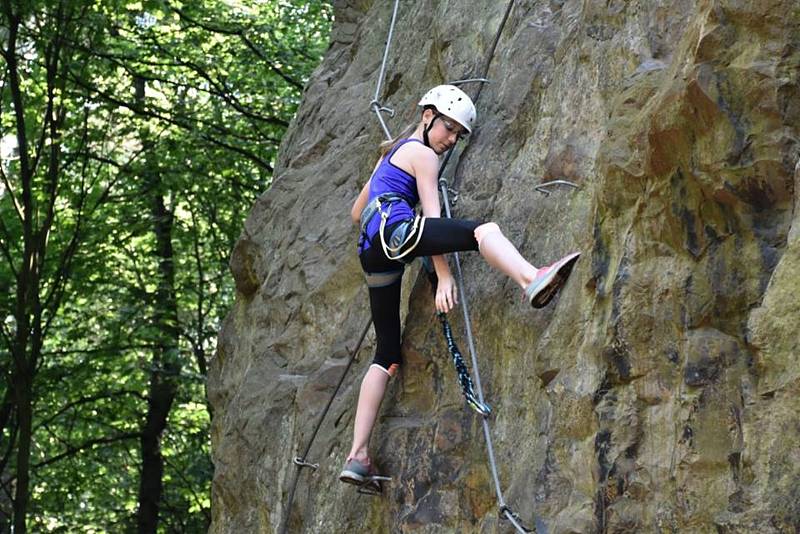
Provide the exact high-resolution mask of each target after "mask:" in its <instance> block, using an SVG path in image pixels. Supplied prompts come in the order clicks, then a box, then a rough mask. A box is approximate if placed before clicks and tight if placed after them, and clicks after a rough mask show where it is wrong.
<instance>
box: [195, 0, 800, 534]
mask: <svg viewBox="0 0 800 534" xmlns="http://www.w3.org/2000/svg"><path fill="white" fill-rule="evenodd" d="M334 3H335V7H336V25H335V28H334V32H333V39H332V44H331V47H330V49H329V51H328V53H327V54H326V56H325V59H324V61H323V63H322V64H321V66H320V67H319V68H318V69H317V71H316V72H315V74H314V76H313V77H312V79H311V81H310V82H309V84H308V87H307V88H306V92H305V96H304V101H303V105H302V106H301V108H300V110H299V113H298V115H297V117H296V118H295V120H294V122H293V124H292V126H291V128H290V130H289V132H288V133H287V135H286V138H285V139H284V142H283V146H282V150H281V153H280V157H279V161H278V162H277V165H276V172H275V179H274V183H273V185H272V187H271V189H270V190H269V191H267V192H266V193H265V194H264V195H263V196H262V197H261V198H260V199H259V200H258V202H257V203H256V205H255V206H253V207H252V209H251V211H250V214H249V216H248V218H247V221H246V223H245V230H244V232H243V234H242V237H241V239H240V240H239V242H238V243H237V245H236V248H235V249H234V251H233V254H232V259H231V268H232V271H233V276H234V278H235V280H236V286H237V289H238V291H239V292H238V295H237V298H236V302H235V305H234V307H233V309H232V310H231V312H230V314H229V315H228V317H227V319H226V321H225V323H224V325H223V328H222V331H221V333H220V338H219V349H218V352H217V355H216V357H215V359H214V361H213V365H212V369H211V373H210V377H209V397H210V401H211V403H212V405H213V408H214V414H215V415H214V420H213V435H212V444H213V454H214V464H215V474H214V482H213V506H212V510H213V524H212V528H211V532H214V533H241V532H273V531H275V530H276V529H277V528H278V525H279V524H280V523H281V521H282V519H284V518H283V513H284V504H285V501H286V498H287V493H288V490H289V488H288V486H289V483H290V481H291V478H292V474H293V472H294V466H293V465H292V463H291V458H292V457H294V456H295V455H297V454H299V453H300V452H301V451H302V449H303V448H304V446H305V444H306V443H307V440H308V439H309V437H310V434H311V432H312V430H313V423H314V422H315V421H316V419H317V417H318V415H319V413H320V412H321V410H322V408H323V407H324V405H325V402H326V401H327V399H328V397H329V395H330V393H331V392H332V390H333V388H334V385H335V383H336V381H337V380H338V378H339V375H340V374H341V372H342V370H343V369H344V366H345V365H346V363H347V359H348V349H349V348H352V347H353V345H354V344H355V343H356V340H357V337H358V335H359V333H360V332H361V330H362V328H363V327H364V324H365V321H366V320H367V318H368V306H367V299H366V289H365V286H364V283H363V280H362V275H361V272H360V268H359V265H358V261H357V258H356V254H355V249H354V243H355V240H356V234H357V231H356V228H355V227H354V226H353V225H352V223H351V222H350V219H349V210H350V206H351V203H352V201H353V200H354V198H355V196H356V195H357V193H358V191H359V189H360V187H361V185H362V184H363V183H364V181H365V180H366V179H367V177H368V175H369V173H370V171H371V169H372V166H373V165H374V163H375V159H376V154H377V152H376V146H377V144H378V143H379V142H380V141H381V140H382V132H381V129H380V127H379V125H378V123H377V121H376V119H375V117H374V115H373V114H371V113H370V112H369V109H368V104H369V102H370V100H371V99H372V96H373V93H374V90H375V85H376V83H377V76H378V70H379V67H380V61H381V57H382V53H383V44H384V40H385V38H386V33H387V30H388V25H389V18H390V15H391V7H392V6H391V5H392V2H390V1H389V0H382V1H374V2H373V1H370V0H351V1H349V2H334ZM505 5H506V4H505V2H468V1H463V0H461V1H456V0H451V1H447V2H444V1H432V0H428V1H419V2H401V5H400V11H399V14H398V23H397V28H396V32H395V37H394V40H393V42H392V48H391V52H390V61H389V65H388V72H387V76H386V83H385V85H384V91H383V95H382V99H383V101H384V102H385V103H386V104H389V105H391V106H393V107H395V108H396V109H397V116H396V117H395V118H394V119H390V120H389V125H390V128H391V129H392V130H393V132H399V131H400V130H401V129H402V128H403V127H404V126H405V125H407V124H409V123H411V122H412V121H414V120H415V118H416V117H417V115H416V114H415V107H414V104H415V102H416V100H415V99H416V98H418V96H419V95H420V94H421V93H422V92H423V91H424V90H426V89H427V88H429V87H430V86H432V85H435V84H438V83H442V82H444V81H447V80H454V79H460V78H464V77H469V76H474V75H476V74H479V73H480V70H481V67H482V65H483V64H484V62H485V60H486V55H487V52H488V50H489V48H490V46H491V42H492V40H493V38H494V35H495V31H496V29H497V28H498V25H499V23H500V20H501V18H502V15H503V12H504V10H505ZM799 71H800V4H799V3H798V2H796V1H795V0H771V1H770V0H752V1H744V0H725V1H722V0H705V1H702V0H701V1H697V2H695V1H689V0H673V1H669V2H667V1H663V0H661V1H652V0H648V1H645V0H629V1H623V0H608V1H605V2H598V1H585V0H584V1H578V0H567V1H557V0H551V1H539V2H535V1H518V2H517V3H516V5H515V7H514V10H513V12H512V14H511V17H510V18H509V20H508V22H507V24H506V26H505V29H504V31H503V33H502V36H501V39H500V42H499V46H498V48H497V51H496V53H495V55H494V58H493V61H492V63H491V69H490V71H489V75H488V76H489V78H490V79H491V80H492V83H491V84H488V85H486V86H485V88H484V90H483V93H482V94H481V97H480V100H479V102H478V123H479V126H478V129H477V131H476V132H475V134H474V135H473V136H472V138H471V139H470V140H469V142H468V145H467V146H466V147H465V148H464V149H463V151H462V152H461V154H460V156H459V158H458V159H457V161H456V162H453V163H451V164H450V165H449V167H450V176H451V177H452V176H457V177H458V180H459V183H460V184H461V185H460V191H459V193H460V195H459V202H458V204H457V206H456V209H455V211H456V215H457V216H460V217H467V218H476V219H483V220H494V221H496V222H498V223H499V224H500V225H501V227H502V228H503V229H504V232H505V233H506V234H507V235H508V236H509V238H510V239H511V240H512V241H513V242H515V243H516V244H517V245H518V246H519V247H520V249H521V250H522V252H523V254H525V255H526V256H527V257H529V258H530V259H531V261H532V262H533V263H534V264H537V265H538V264H542V263H545V262H547V261H549V260H553V259H555V258H557V257H560V256H561V255H563V254H564V253H566V252H569V251H572V250H581V251H583V252H584V256H583V257H582V259H581V261H580V262H579V264H578V266H577V267H576V271H575V272H574V273H573V277H572V279H571V281H570V283H569V285H568V286H567V287H566V289H565V290H564V291H563V293H562V294H561V296H560V297H559V299H558V300H557V301H555V302H554V303H552V304H550V305H549V306H548V307H547V308H546V309H544V310H542V311H532V310H530V309H529V308H527V307H526V306H525V305H523V304H521V303H520V294H519V293H520V292H519V291H518V289H517V288H515V287H514V284H513V283H511V282H509V281H508V280H506V279H504V278H503V277H502V276H501V275H499V274H497V273H496V272H493V271H492V270H491V269H490V268H489V267H488V266H487V265H486V264H484V263H483V262H482V260H481V259H480V257H479V256H478V255H477V254H465V255H462V259H463V268H464V273H465V278H466V286H467V295H468V298H469V301H470V306H471V311H472V315H473V329H474V332H475V334H476V337H477V351H478V355H479V359H480V361H481V374H482V378H483V382H484V389H485V390H486V395H487V400H488V401H489V402H490V403H491V404H492V406H493V408H494V410H495V415H494V416H493V418H492V420H491V428H492V433H493V436H494V439H495V448H496V451H497V456H498V461H499V463H500V465H501V470H500V478H501V482H502V485H503V488H504V490H505V494H506V498H507V500H508V502H509V504H511V506H512V507H513V508H514V510H515V511H517V512H518V513H519V514H520V516H521V518H522V519H523V521H526V522H528V523H532V519H533V517H534V515H535V516H536V517H538V518H540V519H541V520H542V522H543V523H544V524H545V525H546V526H547V529H548V531H549V532H552V533H568V532H580V533H586V532H726V533H727V532H782V533H788V532H798V531H800V357H798V354H799V353H800V341H798V334H797V333H798V331H799V330H800V299H798V297H797V293H798V290H800V209H799V208H800V206H798V203H799V202H800V187H799V186H800V168H798V167H797V162H798V159H799V158H800V142H799V139H800V137H799V134H800V128H799V126H798V125H800V98H798V97H800V90H799V89H798V78H800V75H799V73H798V72H799ZM474 89H475V87H474V86H473V87H471V88H468V90H471V91H474ZM558 178H565V179H568V180H571V181H573V182H575V183H577V184H579V185H580V189H579V190H577V191H571V190H557V191H555V192H553V193H552V194H551V195H550V196H547V197H545V196H543V195H542V194H541V193H539V192H537V191H536V190H535V186H536V185H538V184H539V183H541V182H544V181H548V180H552V179H558ZM405 283H406V288H405V289H407V291H406V293H407V294H408V295H409V297H408V307H409V310H408V315H407V319H406V321H405V334H404V341H403V357H404V362H405V363H404V367H403V370H402V374H401V375H400V377H399V378H398V379H396V380H394V381H393V382H392V384H391V386H390V390H389V392H388V395H387V398H386V401H385V402H384V406H383V408H382V412H381V415H380V419H379V422H378V425H377V428H376V432H375V434H374V436H373V443H372V449H373V451H374V455H375V457H376V459H377V460H378V462H379V464H380V465H381V466H382V468H383V470H384V471H386V472H388V473H390V474H391V475H392V476H394V477H395V480H394V481H393V482H392V483H391V484H390V485H389V486H388V488H387V489H386V491H385V496H384V497H382V498H369V497H364V496H360V495H357V494H356V493H355V492H354V491H353V489H352V488H351V487H349V486H345V485H343V484H340V483H338V482H337V481H336V477H337V474H338V472H339V470H340V469H341V465H342V463H343V461H344V456H345V454H346V453H347V451H348V449H349V444H350V439H351V432H352V419H353V412H354V407H355V401H356V395H357V390H358V385H359V383H360V379H361V377H362V376H363V372H364V370H365V369H366V367H367V365H368V363H369V361H370V359H371V357H372V350H373V348H374V339H373V338H372V337H371V335H370V337H368V338H367V342H366V343H365V346H364V348H363V349H362V351H361V355H360V361H359V363H358V364H356V369H355V370H353V371H351V373H350V374H349V376H348V377H347V379H346V380H345V383H344V386H343V389H342V391H341V392H340V394H339V395H338V397H337V399H336V400H335V402H334V403H333V406H332V409H331V413H330V414H329V416H328V418H327V419H326V422H325V424H324V425H323V426H322V429H321V431H320V434H319V435H318V436H317V438H316V441H315V445H314V447H313V448H312V451H311V454H310V455H309V457H308V460H309V461H312V462H319V464H320V468H319V470H318V471H316V472H313V473H312V472H310V471H307V470H305V471H303V472H302V474H301V476H300V481H299V485H298V490H297V494H296V497H295V502H294V506H293V509H292V512H291V516H290V517H289V518H288V521H289V523H288V524H289V526H290V529H289V530H290V532H357V531H360V532H411V531H414V532H437V533H438V532H508V531H510V527H509V525H508V523H505V522H503V521H500V520H499V519H498V514H497V505H496V502H495V496H494V490H493V487H492V483H491V478H490V472H489V470H488V465H487V460H486V452H485V447H484V442H483V438H482V434H481V431H480V421H479V419H478V418H477V416H476V415H475V414H474V413H472V412H471V411H470V410H469V409H467V408H466V407H465V405H464V402H463V400H462V398H461V396H460V393H459V390H458V387H457V384H456V379H455V374H454V371H453V370H452V366H451V363H450V362H449V359H448V356H447V353H446V347H445V344H444V341H443V339H442V336H441V334H440V332H439V327H438V324H437V322H436V321H435V320H434V319H433V317H434V309H433V302H432V299H431V297H430V290H429V288H428V284H427V282H426V281H425V280H424V279H423V277H420V276H418V268H416V267H412V268H411V269H409V270H408V271H407V273H406V280H405ZM450 315H451V316H452V317H451V321H452V323H453V325H454V327H455V329H456V333H457V336H458V338H459V341H460V344H461V345H462V348H463V349H466V341H465V340H464V337H463V324H462V322H461V320H460V314H459V313H451V314H450Z"/></svg>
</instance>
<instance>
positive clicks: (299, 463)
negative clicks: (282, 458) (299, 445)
mask: <svg viewBox="0 0 800 534" xmlns="http://www.w3.org/2000/svg"><path fill="white" fill-rule="evenodd" d="M292 462H294V464H295V465H297V466H299V467H310V468H311V469H313V470H314V471H316V470H317V469H319V464H310V463H308V462H306V461H305V458H300V457H299V456H295V457H294V458H293V459H292Z"/></svg>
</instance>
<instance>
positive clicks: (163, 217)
mask: <svg viewBox="0 0 800 534" xmlns="http://www.w3.org/2000/svg"><path fill="white" fill-rule="evenodd" d="M135 90H136V91H135V94H136V105H137V107H139V108H140V109H143V108H144V80H141V79H137V80H135ZM146 137H147V134H146V133H144V132H143V134H142V140H143V142H144V143H145V146H146V144H147V140H146ZM148 159H149V158H148ZM144 173H145V187H146V193H147V198H148V199H149V202H150V216H151V218H152V221H153V232H154V235H155V238H156V249H155V254H154V256H155V259H156V260H157V261H158V274H157V276H158V289H157V290H156V295H155V302H154V303H153V309H154V317H153V324H154V325H155V327H156V329H157V334H156V336H157V343H156V346H157V348H156V349H154V350H153V361H152V365H151V371H150V391H149V395H148V403H147V416H146V419H145V422H144V425H143V428H142V437H141V447H142V476H141V480H140V483H139V510H138V513H137V526H138V531H139V532H140V533H141V534H144V533H155V532H156V530H157V527H158V520H159V505H160V502H161V498H162V494H163V474H164V459H163V457H162V455H161V438H162V435H163V433H164V430H165V428H166V426H167V417H168V416H169V412H170V410H171V409H172V403H173V401H174V400H175V396H176V394H177V391H178V383H179V375H180V371H181V362H180V355H179V351H178V338H179V329H178V303H177V298H176V295H175V259H174V257H173V250H172V222H173V214H172V213H171V212H170V210H169V209H168V208H167V207H166V205H165V202H164V197H163V195H162V182H161V175H160V174H159V172H158V169H157V168H156V166H155V165H151V164H149V161H148V163H146V169H145V171H144Z"/></svg>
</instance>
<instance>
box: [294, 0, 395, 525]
mask: <svg viewBox="0 0 800 534" xmlns="http://www.w3.org/2000/svg"><path fill="white" fill-rule="evenodd" d="M399 4H400V0H395V2H394V8H393V10H392V20H391V23H390V24H389V36H388V37H387V39H386V47H385V49H384V51H383V61H382V62H381V71H380V75H379V76H378V85H377V87H376V88H375V97H374V98H373V99H372V102H370V104H369V105H370V108H372V109H373V110H374V111H375V115H376V116H377V117H378V121H379V122H380V123H381V127H382V128H383V131H384V133H385V134H386V137H387V138H389V139H391V137H392V136H391V134H390V133H389V128H388V127H387V126H386V122H385V121H384V120H383V116H382V115H381V113H388V114H389V116H390V117H394V110H393V109H391V108H389V107H386V106H384V105H383V104H381V103H380V101H379V100H378V98H379V97H380V94H381V87H382V86H383V79H384V76H385V72H386V60H387V58H388V57H389V45H390V44H391V42H392V35H393V34H394V26H395V22H397V8H398V6H399ZM370 326H372V317H370V318H369V319H368V320H367V323H366V324H365V325H364V329H363V331H362V332H361V337H360V338H359V339H358V343H357V344H356V347H355V348H354V349H353V351H352V352H351V354H350V360H349V361H348V362H347V366H346V367H345V369H344V371H343V372H342V376H341V378H339V383H338V384H336V389H334V391H333V394H332V395H331V397H330V399H328V403H327V404H326V405H325V409H324V410H322V413H321V414H320V416H319V419H318V420H317V424H316V426H315V428H314V432H313V433H312V434H311V438H310V439H309V440H308V445H306V448H305V451H304V452H303V454H302V456H295V457H294V458H293V459H292V462H293V463H294V464H295V466H297V468H296V469H295V471H294V473H293V475H292V482H291V484H290V486H289V496H288V498H287V499H286V506H285V507H284V510H283V517H282V518H281V525H280V528H279V529H278V531H279V532H280V534H286V532H287V530H288V528H289V518H290V515H291V511H292V504H293V503H294V494H295V491H296V490H297V483H298V481H299V479H300V471H301V470H302V469H303V467H309V468H311V469H312V470H314V471H316V470H317V469H318V468H319V464H312V463H310V462H308V461H306V457H307V456H308V453H309V452H310V451H311V446H312V445H313V444H314V439H315V438H316V437H317V433H318V432H319V429H320V427H322V423H323V421H324V420H325V417H326V416H327V415H328V411H329V410H330V407H331V404H333V399H334V398H336V395H337V394H338V393H339V389H340V388H341V387H342V383H344V379H345V377H346V376H347V373H348V372H349V371H350V367H352V365H353V362H354V361H355V359H356V356H357V355H358V352H359V351H360V350H361V345H362V344H363V343H364V339H365V338H366V337H367V332H369V327H370Z"/></svg>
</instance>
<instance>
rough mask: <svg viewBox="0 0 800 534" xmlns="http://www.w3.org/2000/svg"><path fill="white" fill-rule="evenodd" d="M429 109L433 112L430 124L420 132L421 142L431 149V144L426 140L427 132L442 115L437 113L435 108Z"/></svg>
mask: <svg viewBox="0 0 800 534" xmlns="http://www.w3.org/2000/svg"><path fill="white" fill-rule="evenodd" d="M430 109H431V110H432V111H433V118H432V119H431V122H429V123H428V125H427V126H426V127H425V129H424V130H422V141H423V142H424V143H425V146H426V147H428V148H431V143H430V141H429V140H428V132H430V131H431V128H433V123H434V122H436V119H438V118H439V117H441V116H442V114H441V113H439V112H438V111H437V110H436V109H435V108H430Z"/></svg>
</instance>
